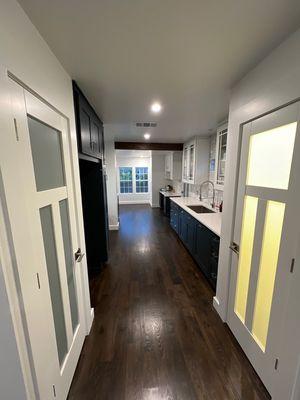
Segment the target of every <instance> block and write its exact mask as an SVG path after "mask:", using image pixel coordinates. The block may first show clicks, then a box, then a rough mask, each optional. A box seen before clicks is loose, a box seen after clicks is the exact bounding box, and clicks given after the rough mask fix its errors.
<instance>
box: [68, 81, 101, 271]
mask: <svg viewBox="0 0 300 400" xmlns="http://www.w3.org/2000/svg"><path fill="white" fill-rule="evenodd" d="M73 94H74V107H75V118H76V130H77V141H78V153H79V169H80V183H81V196H82V208H83V219H84V231H85V240H86V253H87V254H86V256H87V264H88V270H89V274H90V275H91V274H95V273H97V272H98V271H100V270H101V266H102V264H103V263H104V262H106V261H107V260H108V212H107V194H106V173H105V159H104V134H103V123H102V121H101V120H100V118H99V117H98V115H97V114H96V112H95V111H94V109H93V107H92V106H91V105H90V103H89V102H88V100H87V99H86V97H85V96H84V94H83V93H82V91H81V90H80V88H79V87H78V85H77V84H76V82H73Z"/></svg>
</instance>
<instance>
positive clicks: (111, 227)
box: [109, 222, 120, 231]
mask: <svg viewBox="0 0 300 400" xmlns="http://www.w3.org/2000/svg"><path fill="white" fill-rule="evenodd" d="M119 226H120V222H118V223H117V224H116V225H109V230H110V231H118V230H119Z"/></svg>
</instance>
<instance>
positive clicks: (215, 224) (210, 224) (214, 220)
mask: <svg viewBox="0 0 300 400" xmlns="http://www.w3.org/2000/svg"><path fill="white" fill-rule="evenodd" d="M171 200H172V201H173V202H174V203H176V204H178V205H179V206H180V207H181V208H183V209H184V211H186V212H187V213H189V214H190V215H191V216H192V217H194V218H195V219H196V220H197V221H199V222H201V224H203V225H205V226H206V227H207V228H208V229H210V230H211V231H212V232H213V233H215V234H216V235H218V236H220V235H221V224H222V213H220V212H214V213H200V214H198V213H196V212H195V211H193V210H191V209H190V208H188V206H204V207H207V208H210V209H211V207H210V206H209V205H208V204H207V203H205V202H203V201H200V200H198V199H195V197H175V198H172V199H171Z"/></svg>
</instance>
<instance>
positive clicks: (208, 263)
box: [170, 201, 220, 289]
mask: <svg viewBox="0 0 300 400" xmlns="http://www.w3.org/2000/svg"><path fill="white" fill-rule="evenodd" d="M170 224H171V227H172V228H173V229H174V230H175V232H176V233H178V235H179V237H180V239H181V240H182V242H183V243H184V245H185V246H186V247H187V249H188V250H189V252H190V253H191V255H192V257H193V258H194V260H195V261H196V263H197V265H198V266H199V268H200V269H201V271H202V272H203V274H204V275H205V276H206V278H207V279H208V281H209V282H210V284H211V285H212V286H213V288H214V289H215V288H216V284H217V275H218V259H219V244H220V238H219V237H218V236H217V235H215V234H214V233H213V232H212V231H211V230H210V229H208V228H207V227H206V226H204V225H203V224H201V223H200V222H199V221H197V220H196V219H195V218H194V217H192V216H191V215H190V214H189V213H187V212H186V211H184V210H183V209H182V208H181V207H179V206H178V205H177V204H175V203H174V202H172V201H171V207H170Z"/></svg>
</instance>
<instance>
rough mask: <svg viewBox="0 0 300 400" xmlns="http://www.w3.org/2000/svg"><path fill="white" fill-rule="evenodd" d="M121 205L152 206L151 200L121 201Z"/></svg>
mask: <svg viewBox="0 0 300 400" xmlns="http://www.w3.org/2000/svg"><path fill="white" fill-rule="evenodd" d="M119 204H150V202H149V200H120V203H119Z"/></svg>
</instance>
